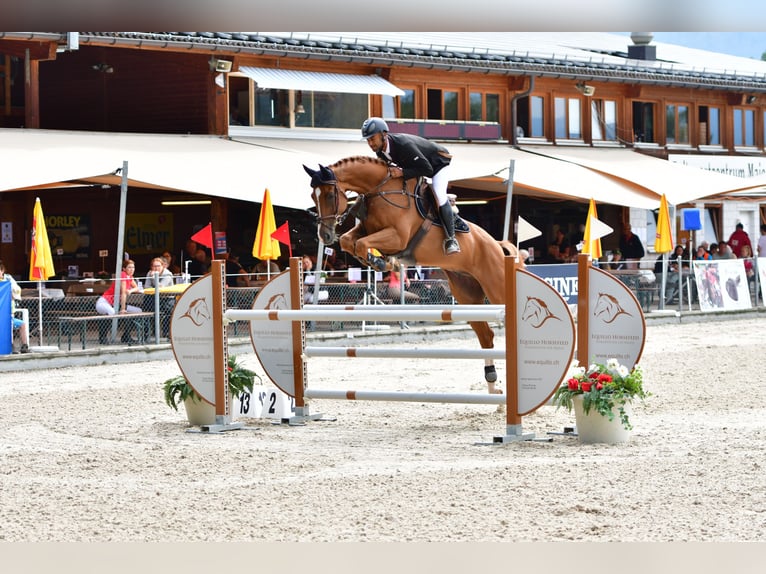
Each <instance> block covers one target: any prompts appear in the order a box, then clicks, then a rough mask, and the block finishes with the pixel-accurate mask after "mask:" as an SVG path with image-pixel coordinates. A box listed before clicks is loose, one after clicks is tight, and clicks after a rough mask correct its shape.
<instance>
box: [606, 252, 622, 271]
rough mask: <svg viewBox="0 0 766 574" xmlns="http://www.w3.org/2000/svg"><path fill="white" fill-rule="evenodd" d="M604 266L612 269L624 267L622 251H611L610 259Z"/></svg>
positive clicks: (616, 269) (617, 269)
mask: <svg viewBox="0 0 766 574" xmlns="http://www.w3.org/2000/svg"><path fill="white" fill-rule="evenodd" d="M606 268H607V269H611V270H612V271H619V270H621V269H625V262H624V261H623V260H622V252H621V251H620V250H619V249H615V250H614V251H612V260H611V261H610V262H609V263H607V264H606Z"/></svg>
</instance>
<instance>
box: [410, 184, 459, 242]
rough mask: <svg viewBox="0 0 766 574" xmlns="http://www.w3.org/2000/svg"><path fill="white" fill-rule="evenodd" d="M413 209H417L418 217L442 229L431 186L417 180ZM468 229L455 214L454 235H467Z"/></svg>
mask: <svg viewBox="0 0 766 574" xmlns="http://www.w3.org/2000/svg"><path fill="white" fill-rule="evenodd" d="M414 195H415V207H417V209H418V213H419V214H420V217H422V218H423V219H428V220H429V221H431V222H432V223H433V224H435V225H437V226H439V227H444V225H443V224H442V221H441V219H440V218H439V215H438V210H439V209H438V208H439V206H438V205H436V201H435V200H434V199H435V196H434V193H433V190H432V189H431V185H430V184H429V183H427V182H425V181H424V180H423V179H420V180H418V184H417V186H416V187H415V194H414ZM469 232H470V229H469V227H468V224H467V223H466V222H465V221H464V220H463V218H462V217H460V215H459V214H457V213H456V214H455V233H469Z"/></svg>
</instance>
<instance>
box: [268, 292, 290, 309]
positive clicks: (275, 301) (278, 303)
mask: <svg viewBox="0 0 766 574" xmlns="http://www.w3.org/2000/svg"><path fill="white" fill-rule="evenodd" d="M289 308H290V306H289V305H288V304H287V297H285V294H284V293H277V294H276V295H272V296H271V297H270V298H269V302H268V303H267V304H266V309H289Z"/></svg>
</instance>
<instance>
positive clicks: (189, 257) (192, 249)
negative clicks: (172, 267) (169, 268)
mask: <svg viewBox="0 0 766 574" xmlns="http://www.w3.org/2000/svg"><path fill="white" fill-rule="evenodd" d="M197 249H199V246H198V245H197V242H196V241H194V240H193V239H189V240H187V241H186V245H185V246H184V254H183V256H182V257H181V266H182V267H183V271H184V272H187V268H186V262H187V261H188V262H189V265H190V266H191V262H192V261H194V256H195V254H196V253H197ZM188 273H191V272H188Z"/></svg>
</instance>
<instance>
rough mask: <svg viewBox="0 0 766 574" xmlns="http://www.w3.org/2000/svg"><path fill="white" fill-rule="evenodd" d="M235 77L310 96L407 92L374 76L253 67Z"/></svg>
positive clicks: (263, 85) (242, 68) (261, 85)
mask: <svg viewBox="0 0 766 574" xmlns="http://www.w3.org/2000/svg"><path fill="white" fill-rule="evenodd" d="M232 75H233V76H238V75H245V76H247V77H248V78H251V79H252V80H253V81H255V83H256V84H258V87H259V88H274V89H280V90H303V91H306V92H338V93H341V94H383V95H386V96H403V95H404V90H402V89H400V88H397V87H396V86H395V85H393V84H392V83H391V82H389V81H388V80H384V79H383V78H381V77H380V76H372V75H370V76H363V75H359V74H336V73H331V72H306V71H303V70H285V69H283V68H256V67H253V66H241V67H240V68H239V72H238V73H234V74H232Z"/></svg>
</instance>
